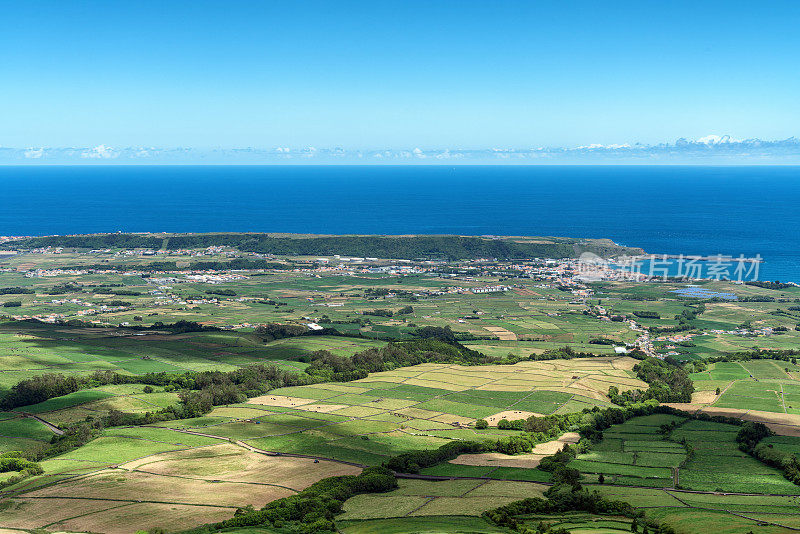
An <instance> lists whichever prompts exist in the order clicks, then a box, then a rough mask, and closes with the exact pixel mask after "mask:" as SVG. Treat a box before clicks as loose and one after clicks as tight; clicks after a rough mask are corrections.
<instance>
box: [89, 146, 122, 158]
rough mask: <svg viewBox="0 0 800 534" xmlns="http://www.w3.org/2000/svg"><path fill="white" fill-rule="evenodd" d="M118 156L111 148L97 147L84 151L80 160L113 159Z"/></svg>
mask: <svg viewBox="0 0 800 534" xmlns="http://www.w3.org/2000/svg"><path fill="white" fill-rule="evenodd" d="M118 155H119V154H118V153H117V152H116V151H115V150H114V148H113V147H110V146H106V145H97V146H96V147H94V148H90V149H89V150H84V151H83V152H82V153H81V157H82V158H87V159H114V158H116V157H117V156H118Z"/></svg>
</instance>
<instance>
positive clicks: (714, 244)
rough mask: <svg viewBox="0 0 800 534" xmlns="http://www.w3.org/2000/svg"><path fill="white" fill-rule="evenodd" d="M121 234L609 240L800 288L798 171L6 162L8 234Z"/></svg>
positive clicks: (3, 188)
mask: <svg viewBox="0 0 800 534" xmlns="http://www.w3.org/2000/svg"><path fill="white" fill-rule="evenodd" d="M116 231H123V232H141V231H168V232H212V231H242V232H247V231H253V232H299V233H330V234H344V233H358V234H411V233H424V234H463V235H536V236H540V235H545V236H569V237H596V238H600V237H604V238H610V239H613V240H614V241H616V242H617V243H620V244H624V245H630V246H638V247H642V248H644V249H645V250H646V251H647V252H648V253H658V254H686V255H704V256H710V255H716V254H724V255H732V256H735V257H738V256H739V255H742V254H743V255H744V256H746V257H754V256H756V255H757V254H758V255H761V257H763V258H764V263H763V264H762V266H761V269H760V273H759V279H762V280H781V281H797V282H800V167H778V166H748V167H678V166H652V167H650V166H618V167H617V166H519V167H516V166H459V167H444V166H397V167H391V166H382V167H377V166H371V167H368V166H185V167H181V166H156V167H148V166H64V167H56V166H28V167H22V166H20V167H0V235H49V234H71V233H92V232H116Z"/></svg>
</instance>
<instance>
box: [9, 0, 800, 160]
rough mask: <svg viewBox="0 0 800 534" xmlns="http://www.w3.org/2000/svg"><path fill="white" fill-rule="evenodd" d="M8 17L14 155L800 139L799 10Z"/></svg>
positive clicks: (437, 8) (74, 8) (18, 5)
mask: <svg viewBox="0 0 800 534" xmlns="http://www.w3.org/2000/svg"><path fill="white" fill-rule="evenodd" d="M759 4H761V5H759ZM0 13H2V20H3V23H2V27H1V28H0V50H2V54H0V146H6V147H40V146H53V147H72V146H77V147H82V146H88V147H94V146H97V145H101V144H102V145H106V146H112V147H119V146H153V147H175V146H183V147H194V148H208V147H227V148H230V147H261V148H269V147H283V146H286V147H308V146H314V147H336V146H340V147H345V148H363V149H379V148H408V149H410V148H414V147H423V148H425V149H443V148H448V147H460V148H475V149H477V148H492V147H511V148H523V147H525V148H530V147H538V146H577V145H586V144H591V143H602V144H610V143H633V142H642V143H660V142H674V141H675V139H677V138H679V137H687V138H690V139H694V138H699V137H702V136H705V135H708V134H729V135H731V136H733V137H734V138H752V137H758V138H762V139H784V138H787V137H790V136H794V135H798V134H800V131H798V130H800V98H798V95H800V69H799V68H798V67H799V66H800V62H799V60H798V57H800V32H798V31H797V28H798V25H800V2H781V1H771V2H765V3H757V2H753V1H750V2H735V1H727V2H714V1H704V2H697V1H691V2H690V1H685V2H684V1H670V2H647V1H645V2H642V1H641V0H640V1H638V2H624V1H613V2H597V1H593V2H567V1H564V2H557V1H552V2H534V1H526V2H514V1H488V0H487V1H483V2H475V1H468V0H467V1H463V0H462V1H459V2H434V1H430V0H428V1H424V2H416V1H402V2H400V1H398V2H390V1H377V0H372V1H369V2H347V1H337V2H333V1H324V2H306V1H292V2H288V1H287V2H278V1H253V2H236V1H230V0H229V1H224V2H223V1H219V2H203V1H192V2H179V1H169V2H164V1H159V2H148V1H141V0H137V1H134V2H122V1H110V2H109V1H104V2H88V1H84V2H81V1H77V0H76V1H70V2H64V1H62V0H58V1H52V2H47V1H38V2H37V1H25V2H14V1H5V2H0Z"/></svg>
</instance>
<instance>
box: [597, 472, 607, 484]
mask: <svg viewBox="0 0 800 534" xmlns="http://www.w3.org/2000/svg"><path fill="white" fill-rule="evenodd" d="M605 481H606V477H604V476H603V473H600V474H599V475H597V483H598V484H603V483H605Z"/></svg>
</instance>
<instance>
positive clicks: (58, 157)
mask: <svg viewBox="0 0 800 534" xmlns="http://www.w3.org/2000/svg"><path fill="white" fill-rule="evenodd" d="M604 163H605V164H712V165H713V164H800V138H797V137H790V138H788V139H782V140H762V139H758V138H753V139H733V138H731V137H730V136H728V135H723V136H720V135H707V136H704V137H701V138H698V139H695V140H690V139H685V138H681V139H678V140H677V141H675V142H674V143H660V144H643V143H634V144H629V143H625V144H589V145H581V146H576V147H535V148H498V147H494V148H483V149H462V148H445V149H423V148H418V147H417V148H412V149H380V150H378V149H373V150H359V149H345V148H338V147H336V148H316V147H302V148H291V147H274V148H253V147H243V148H211V149H201V148H187V147H142V146H128V147H113V146H109V145H106V144H100V145H97V146H94V147H26V148H14V147H3V146H0V164H6V165H9V164H11V165H15V164H16V165H30V164H51V165H52V164H65V165H66V164H79V165H87V164H104V165H110V164H116V165H119V164H129V165H130V164H138V165H148V164H149V165H158V164H231V165H235V164H250V165H256V164H265V165H269V164H283V165H312V164H361V165H410V164H424V165H455V164H508V165H533V164H604Z"/></svg>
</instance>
